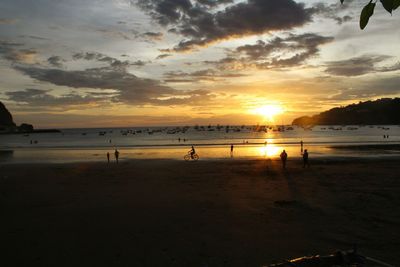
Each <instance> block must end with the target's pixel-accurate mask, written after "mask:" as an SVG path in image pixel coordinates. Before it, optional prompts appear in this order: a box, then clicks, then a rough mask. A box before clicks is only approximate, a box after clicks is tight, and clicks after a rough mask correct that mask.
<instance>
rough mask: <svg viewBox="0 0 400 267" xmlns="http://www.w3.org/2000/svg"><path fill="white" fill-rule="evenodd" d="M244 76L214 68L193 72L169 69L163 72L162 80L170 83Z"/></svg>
mask: <svg viewBox="0 0 400 267" xmlns="http://www.w3.org/2000/svg"><path fill="white" fill-rule="evenodd" d="M243 76H246V75H244V74H241V73H238V72H234V73H232V72H221V71H217V70H214V69H204V70H198V71H194V72H183V71H170V72H166V73H164V77H165V79H164V81H165V82H171V83H178V82H182V83H187V82H199V81H216V80H220V79H226V78H236V77H243Z"/></svg>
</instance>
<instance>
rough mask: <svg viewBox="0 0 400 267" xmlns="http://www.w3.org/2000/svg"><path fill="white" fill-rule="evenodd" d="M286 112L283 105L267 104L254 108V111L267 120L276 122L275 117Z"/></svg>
mask: <svg viewBox="0 0 400 267" xmlns="http://www.w3.org/2000/svg"><path fill="white" fill-rule="evenodd" d="M283 112H284V109H283V107H282V106H281V105H265V106H261V107H259V108H256V109H255V110H254V113H255V114H257V115H261V116H262V117H263V119H264V120H265V121H267V122H274V121H275V117H276V116H277V115H280V114H282V113H283Z"/></svg>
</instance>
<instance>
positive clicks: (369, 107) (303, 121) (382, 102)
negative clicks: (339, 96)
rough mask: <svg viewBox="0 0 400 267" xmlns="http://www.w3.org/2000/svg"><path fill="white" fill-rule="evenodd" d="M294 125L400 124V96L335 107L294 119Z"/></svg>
mask: <svg viewBox="0 0 400 267" xmlns="http://www.w3.org/2000/svg"><path fill="white" fill-rule="evenodd" d="M292 124H293V125H299V126H307V125H366V124H375V125H384V124H386V125H388V124H400V98H393V99H392V98H383V99H378V100H375V101H366V102H359V103H358V104H352V105H348V106H345V107H339V108H333V109H330V110H328V111H324V112H322V113H320V114H318V115H314V116H303V117H300V118H297V119H294V120H293V122H292Z"/></svg>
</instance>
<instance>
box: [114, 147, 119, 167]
mask: <svg viewBox="0 0 400 267" xmlns="http://www.w3.org/2000/svg"><path fill="white" fill-rule="evenodd" d="M114 155H115V160H116V161H117V164H118V158H119V151H118V150H117V149H115V152H114Z"/></svg>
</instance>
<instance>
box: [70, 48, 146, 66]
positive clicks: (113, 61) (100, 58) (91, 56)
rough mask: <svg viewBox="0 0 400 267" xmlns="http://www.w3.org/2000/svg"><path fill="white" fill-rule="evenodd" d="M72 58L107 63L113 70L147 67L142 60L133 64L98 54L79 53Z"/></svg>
mask: <svg viewBox="0 0 400 267" xmlns="http://www.w3.org/2000/svg"><path fill="white" fill-rule="evenodd" d="M72 58H73V59H74V60H79V59H83V60H89V61H92V60H95V61H98V62H105V63H108V64H109V66H110V67H112V68H122V69H124V68H127V67H129V66H137V67H142V66H144V65H146V62H144V61H142V60H137V61H134V62H131V61H129V60H119V59H116V58H113V57H110V56H107V55H104V54H102V53H98V52H86V53H84V52H79V53H75V54H73V55H72Z"/></svg>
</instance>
